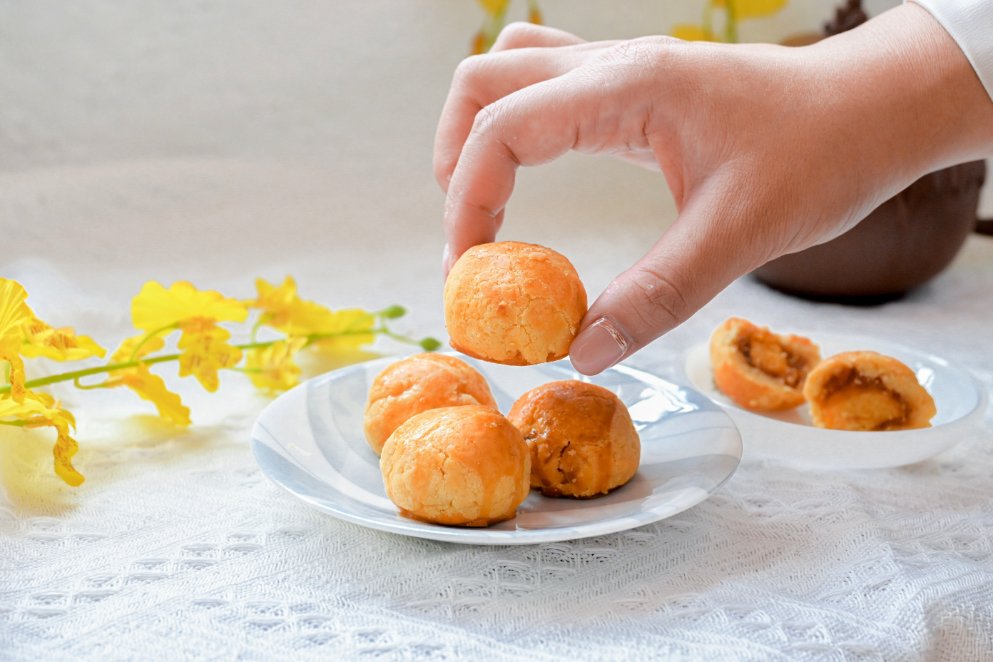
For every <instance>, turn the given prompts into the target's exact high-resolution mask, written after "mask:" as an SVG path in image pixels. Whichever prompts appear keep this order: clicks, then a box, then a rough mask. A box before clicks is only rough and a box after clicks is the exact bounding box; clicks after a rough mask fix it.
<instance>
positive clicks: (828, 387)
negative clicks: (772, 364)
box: [803, 351, 937, 431]
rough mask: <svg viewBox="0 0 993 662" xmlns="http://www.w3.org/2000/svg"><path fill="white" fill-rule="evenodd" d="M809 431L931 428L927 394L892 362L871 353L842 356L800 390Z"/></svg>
mask: <svg viewBox="0 0 993 662" xmlns="http://www.w3.org/2000/svg"><path fill="white" fill-rule="evenodd" d="M803 391H804V395H805V396H806V398H807V401H808V402H809V403H810V415H811V417H812V418H813V421H814V425H816V426H818V427H822V428H831V429H834V430H863V431H869V430H910V429H914V428H926V427H931V418H933V417H934V415H935V413H936V412H937V410H936V408H935V405H934V399H933V398H932V397H931V394H929V393H928V392H927V390H925V388H924V387H923V386H921V384H920V382H918V381H917V375H915V374H914V371H913V370H911V369H910V368H909V367H908V366H906V365H905V364H903V363H901V362H900V361H899V360H898V359H895V358H893V357H891V356H885V355H883V354H879V353H877V352H868V351H861V352H843V353H841V354H836V355H835V356H832V357H830V358H827V359H825V360H823V361H821V363H820V364H819V365H818V366H817V367H816V368H814V370H813V371H811V373H810V375H808V377H807V383H806V385H805V386H804V389H803Z"/></svg>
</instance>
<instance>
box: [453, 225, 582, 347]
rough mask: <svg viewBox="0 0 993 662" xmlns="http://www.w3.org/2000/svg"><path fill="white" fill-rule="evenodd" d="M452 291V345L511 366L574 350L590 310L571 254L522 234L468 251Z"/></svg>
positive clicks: (456, 272)
mask: <svg viewBox="0 0 993 662" xmlns="http://www.w3.org/2000/svg"><path fill="white" fill-rule="evenodd" d="M444 296H445V326H446V327H447V328H448V334H449V336H450V337H451V341H450V342H451V345H452V347H454V348H455V349H457V350H459V351H460V352H463V353H465V354H468V355H469V356H474V357H476V358H479V359H484V360H486V361H493V362H494V363H504V364H507V365H532V364H535V363H544V362H546V361H554V360H556V359H561V358H563V357H565V356H567V355H568V354H569V345H570V344H571V343H572V339H573V338H575V336H576V333H577V331H578V330H579V323H580V322H581V321H582V319H583V315H585V314H586V289H585V288H584V287H583V283H582V282H581V281H580V280H579V275H578V274H577V273H576V270H575V268H574V267H573V266H572V264H571V263H570V262H569V260H567V259H566V258H565V257H564V256H562V255H560V254H559V253H556V252H555V251H553V250H551V249H550V248H545V247H544V246H537V245H535V244H525V243H521V242H517V241H502V242H495V243H490V244H481V245H478V246H474V247H472V248H470V249H469V250H467V251H466V252H465V253H463V254H462V257H460V258H459V260H458V262H456V263H455V266H453V267H452V270H451V271H450V272H449V274H448V280H447V281H446V282H445V293H444Z"/></svg>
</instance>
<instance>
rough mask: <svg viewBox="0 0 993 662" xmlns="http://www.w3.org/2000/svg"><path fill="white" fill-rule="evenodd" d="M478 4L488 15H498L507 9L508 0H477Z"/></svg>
mask: <svg viewBox="0 0 993 662" xmlns="http://www.w3.org/2000/svg"><path fill="white" fill-rule="evenodd" d="M477 2H479V6H480V7H482V8H483V11H485V12H486V13H487V14H489V15H490V16H499V15H500V14H503V13H505V12H506V11H507V5H508V4H510V0H477Z"/></svg>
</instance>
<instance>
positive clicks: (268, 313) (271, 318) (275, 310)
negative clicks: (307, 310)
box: [251, 276, 302, 331]
mask: <svg viewBox="0 0 993 662" xmlns="http://www.w3.org/2000/svg"><path fill="white" fill-rule="evenodd" d="M255 289H256V290H257V291H258V293H259V296H258V297H257V298H256V299H255V301H253V302H252V303H251V305H252V306H253V307H255V308H261V309H262V318H263V319H262V321H263V322H264V323H265V324H268V325H269V326H271V327H273V328H275V329H279V330H280V331H284V330H285V328H286V327H287V326H289V324H290V319H291V318H292V316H293V310H294V308H295V307H296V306H297V305H298V304H299V303H300V302H301V301H302V300H301V299H300V297H299V296H298V295H297V284H296V281H295V280H293V277H292V276H287V277H286V278H284V279H283V284H282V285H279V286H276V285H273V284H272V283H270V282H269V281H267V280H266V279H265V278H256V279H255Z"/></svg>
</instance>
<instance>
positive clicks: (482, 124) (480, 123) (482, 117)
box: [471, 101, 504, 136]
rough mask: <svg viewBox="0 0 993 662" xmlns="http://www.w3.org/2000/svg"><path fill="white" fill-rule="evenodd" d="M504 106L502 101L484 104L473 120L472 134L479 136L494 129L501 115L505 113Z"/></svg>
mask: <svg viewBox="0 0 993 662" xmlns="http://www.w3.org/2000/svg"><path fill="white" fill-rule="evenodd" d="M503 106H504V104H503V103H501V102H500V101H496V102H494V103H491V104H490V105H488V106H483V108H482V109H481V110H480V111H479V112H478V113H476V117H475V118H474V119H473V120H472V131H471V134H472V135H476V136H479V135H486V134H488V133H490V132H491V131H493V130H494V128H495V127H496V126H497V124H498V123H499V121H500V116H501V115H502V114H503Z"/></svg>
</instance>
